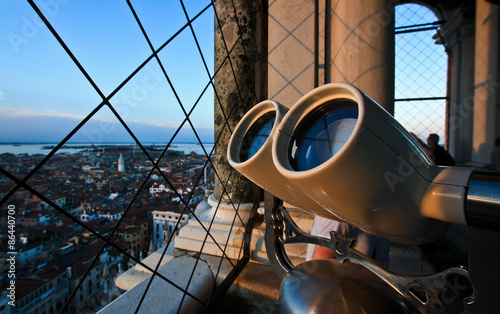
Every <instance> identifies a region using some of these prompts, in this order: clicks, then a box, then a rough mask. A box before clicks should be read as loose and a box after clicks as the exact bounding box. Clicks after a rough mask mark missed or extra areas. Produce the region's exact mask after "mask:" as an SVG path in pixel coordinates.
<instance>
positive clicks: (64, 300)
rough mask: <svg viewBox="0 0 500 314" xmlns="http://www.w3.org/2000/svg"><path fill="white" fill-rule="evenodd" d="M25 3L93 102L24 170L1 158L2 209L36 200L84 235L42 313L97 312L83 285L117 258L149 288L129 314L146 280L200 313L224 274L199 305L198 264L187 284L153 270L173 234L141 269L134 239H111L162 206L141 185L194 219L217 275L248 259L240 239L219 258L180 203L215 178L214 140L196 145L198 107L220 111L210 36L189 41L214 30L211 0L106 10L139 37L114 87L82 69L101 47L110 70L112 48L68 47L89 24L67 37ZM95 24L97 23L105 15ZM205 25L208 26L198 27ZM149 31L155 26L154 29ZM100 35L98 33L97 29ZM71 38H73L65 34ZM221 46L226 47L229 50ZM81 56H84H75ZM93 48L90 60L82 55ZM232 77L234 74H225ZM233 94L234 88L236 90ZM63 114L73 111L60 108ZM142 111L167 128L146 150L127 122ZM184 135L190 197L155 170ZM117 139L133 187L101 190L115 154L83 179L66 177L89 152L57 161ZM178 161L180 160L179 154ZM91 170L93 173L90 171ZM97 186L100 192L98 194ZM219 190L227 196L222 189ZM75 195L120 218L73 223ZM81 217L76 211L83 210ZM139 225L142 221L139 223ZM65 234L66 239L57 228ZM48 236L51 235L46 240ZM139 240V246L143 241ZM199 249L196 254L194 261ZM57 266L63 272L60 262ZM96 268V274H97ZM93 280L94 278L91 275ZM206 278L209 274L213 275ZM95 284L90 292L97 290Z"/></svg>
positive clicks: (169, 160) (171, 164)
mask: <svg viewBox="0 0 500 314" xmlns="http://www.w3.org/2000/svg"><path fill="white" fill-rule="evenodd" d="M28 3H29V5H30V6H31V7H32V9H33V10H34V12H35V13H36V15H37V16H38V17H39V18H40V20H41V21H42V22H43V24H42V25H41V26H43V27H44V29H46V30H47V31H48V32H50V34H51V36H52V37H53V39H55V42H57V44H58V45H60V47H61V50H62V51H64V53H65V54H66V56H65V58H68V57H69V58H70V59H71V62H72V66H73V69H74V70H76V71H78V72H79V73H80V75H83V77H84V81H83V82H84V83H86V84H84V85H90V87H91V91H92V93H93V94H94V97H95V98H96V99H97V100H96V103H95V104H94V106H93V108H90V109H89V110H88V112H87V114H86V115H85V116H84V117H82V118H81V120H80V121H79V122H78V123H77V125H76V127H74V128H73V129H72V130H64V132H66V133H61V134H60V137H61V138H62V140H61V141H60V142H59V143H58V144H56V145H54V146H53V147H52V148H51V150H50V152H49V153H48V154H47V155H46V156H42V155H33V156H31V158H32V160H31V161H30V162H29V163H27V164H31V165H33V166H27V167H21V168H19V167H18V166H16V165H18V164H19V163H20V160H19V157H15V156H14V155H12V156H11V157H9V158H11V159H12V160H11V161H9V162H4V163H2V164H1V165H0V182H1V183H2V184H3V187H8V188H7V192H6V193H3V194H2V198H1V199H0V206H1V208H2V209H4V208H7V206H8V205H13V204H14V205H16V206H17V208H19V209H21V208H23V206H24V205H23V202H24V200H26V199H28V198H31V199H36V200H39V201H40V203H43V204H44V206H45V207H46V208H52V209H53V210H54V211H55V212H58V213H59V214H58V218H57V219H58V221H59V222H60V223H62V224H60V225H61V227H60V228H61V229H65V228H64V225H68V224H72V225H75V226H77V227H78V228H79V230H82V232H83V234H85V235H86V238H85V239H86V241H88V243H87V244H86V246H87V249H85V250H83V251H81V252H73V253H72V254H80V255H81V257H79V258H80V260H82V263H81V264H79V265H78V267H77V268H76V267H75V268H74V269H72V273H71V274H70V275H69V276H70V277H71V276H72V278H77V280H75V281H74V284H73V285H71V284H69V283H68V282H67V281H63V283H62V284H61V285H65V286H64V289H65V290H58V291H65V293H62V294H61V293H60V295H58V302H57V305H54V307H52V308H51V309H48V311H52V312H55V311H60V312H70V311H75V310H76V311H80V310H81V311H93V310H96V309H98V308H99V307H102V306H103V305H105V303H101V304H96V298H90V297H89V296H91V295H95V293H96V292H95V291H93V292H92V291H90V289H91V288H92V284H90V285H89V283H88V282H89V281H93V282H94V286H95V283H96V282H99V281H100V277H99V276H100V274H103V272H106V273H109V272H110V271H112V270H108V269H107V267H108V266H107V265H108V263H106V262H105V261H114V262H115V261H117V260H123V261H125V262H127V264H128V265H129V266H131V265H141V266H142V267H144V268H145V269H147V270H149V271H150V272H151V273H152V274H153V275H152V276H151V277H150V279H147V280H148V281H149V282H148V285H147V288H146V290H145V292H144V293H143V295H142V297H141V299H140V301H139V302H138V303H137V304H135V305H134V306H135V308H134V309H133V311H135V312H137V311H139V309H140V308H141V305H142V303H143V301H144V299H145V298H146V296H147V294H148V290H149V288H150V286H151V283H152V282H153V279H154V278H155V277H156V278H160V279H161V280H163V281H164V284H165V285H171V286H173V287H175V288H177V289H179V290H180V291H182V292H183V298H182V300H181V302H180V304H179V307H178V311H180V310H181V308H182V303H183V302H184V300H185V298H186V297H188V298H191V299H194V300H196V301H197V302H199V303H200V304H201V305H202V308H204V309H207V308H208V307H209V306H211V304H212V303H213V302H214V297H213V296H217V295H218V294H220V292H218V291H219V290H221V289H223V288H221V287H227V286H228V285H229V284H230V283H231V282H232V280H234V277H231V276H230V275H228V276H227V278H226V281H223V283H222V284H220V286H219V287H215V288H216V289H215V290H214V291H213V292H212V297H211V298H210V299H209V301H207V300H202V299H199V298H198V297H197V296H196V295H193V294H191V293H190V292H188V290H189V285H190V283H191V279H192V278H193V276H194V275H195V272H196V269H197V265H198V262H196V263H195V265H194V267H193V269H192V272H191V277H190V278H189V280H188V283H187V286H184V287H181V286H179V285H177V284H176V283H174V282H173V281H172V280H171V279H169V276H166V275H163V274H161V273H160V272H159V271H158V270H159V267H160V263H161V259H163V257H164V255H165V253H166V252H167V249H168V248H169V247H171V246H173V242H172V240H173V238H174V237H173V236H169V237H168V238H167V240H166V242H165V245H164V249H163V250H162V251H161V253H162V257H161V259H160V261H159V262H158V264H157V265H156V266H155V267H151V266H148V265H146V264H144V263H143V262H142V261H141V259H142V256H141V253H140V252H139V251H144V246H145V245H147V243H146V244H145V243H141V244H140V245H139V243H137V244H136V243H135V241H134V243H130V242H127V241H124V239H123V238H121V237H120V234H121V233H123V232H125V230H127V228H128V227H127V226H128V225H134V226H136V227H137V226H141V227H140V228H141V229H140V231H138V232H145V230H143V229H142V226H144V227H145V228H147V227H146V225H148V224H149V222H148V219H151V216H150V213H149V212H148V210H151V209H153V210H154V209H155V208H159V207H162V206H165V203H162V202H161V201H159V200H158V199H152V198H151V195H150V192H149V188H150V187H152V186H160V185H162V186H164V187H165V188H168V189H169V191H171V193H172V197H173V198H177V199H178V200H180V206H179V207H180V208H181V209H182V210H181V215H189V216H190V217H191V219H194V220H196V221H198V222H199V223H200V225H201V226H202V227H203V228H204V230H205V232H206V235H205V241H204V242H203V245H202V249H201V251H202V250H203V247H204V246H205V243H206V241H207V240H210V241H213V242H214V243H215V245H216V246H217V248H218V249H219V250H220V251H221V252H222V257H221V258H220V262H219V267H218V270H217V271H220V269H221V265H222V264H223V262H224V263H226V264H229V265H231V268H232V272H236V273H237V272H239V271H240V270H241V268H242V267H243V266H244V264H245V263H246V260H248V252H247V249H248V243H247V242H248V241H242V243H241V244H240V248H239V251H240V254H239V255H240V256H239V259H238V260H236V261H235V260H232V259H230V258H229V257H228V255H227V254H226V248H227V247H228V241H229V237H228V238H227V239H225V240H224V241H217V240H216V239H215V238H214V236H213V235H212V234H211V233H210V230H211V228H212V224H210V225H209V226H208V228H207V227H205V225H204V224H202V223H201V221H200V219H199V217H197V214H196V213H195V212H194V208H192V207H191V206H190V201H191V199H193V198H194V196H195V192H196V191H198V190H200V189H201V186H202V184H203V183H206V182H204V181H206V180H207V173H208V174H209V177H211V178H209V181H210V180H211V181H212V182H213V181H214V180H223V179H222V178H221V176H220V174H218V173H217V171H216V170H215V168H214V165H213V155H214V154H213V150H214V147H215V146H216V145H217V141H218V139H219V137H220V134H215V136H214V141H215V143H214V144H213V145H207V144H206V139H207V138H211V136H212V135H211V134H209V133H210V132H213V117H207V116H206V110H200V108H202V107H211V108H212V109H211V110H212V112H213V106H214V101H215V102H216V103H215V106H220V104H217V102H218V99H219V98H218V97H217V89H216V87H215V86H214V80H215V77H216V76H217V75H218V72H219V71H218V70H219V69H213V68H212V67H213V66H211V65H212V60H213V51H214V48H213V43H214V39H213V37H211V38H206V37H203V36H199V35H198V31H199V30H200V29H202V28H207V27H211V28H213V27H214V17H216V16H217V15H218V12H217V9H216V6H215V4H214V3H215V1H183V0H180V1H169V2H168V4H166V7H165V8H164V9H166V10H164V11H163V12H164V14H165V15H162V16H159V15H157V14H156V15H155V14H154V13H155V12H154V11H156V10H159V9H158V8H157V7H156V6H151V5H148V4H149V3H146V2H141V1H127V2H126V4H125V3H123V5H120V6H116V7H113V8H111V11H110V12H112V13H114V12H115V10H116V12H117V14H119V13H118V12H122V13H123V12H127V13H126V15H127V16H128V18H127V20H126V21H124V22H125V23H126V24H127V26H126V27H127V29H129V28H131V27H132V26H133V28H131V29H133V31H134V32H135V33H136V34H140V36H142V42H140V43H130V49H134V50H137V54H136V56H137V58H136V59H133V60H127V62H124V63H120V61H118V63H117V64H118V67H117V68H116V70H117V71H118V72H120V71H121V72H120V73H117V75H116V76H113V77H114V78H117V77H121V76H123V77H124V78H125V79H124V80H123V81H119V80H117V81H109V80H104V79H103V76H101V75H100V74H99V72H100V71H107V69H97V68H95V65H94V64H93V63H92V57H96V56H100V54H95V51H96V50H104V51H102V57H103V58H105V57H106V56H108V57H109V56H111V57H110V61H109V62H110V64H111V63H113V62H116V60H113V58H116V59H120V52H119V51H114V53H115V54H116V55H114V56H113V55H112V53H111V52H110V51H112V50H113V46H112V45H110V46H109V47H107V48H106V47H95V46H94V47H93V46H92V43H91V42H79V41H78V39H79V38H80V39H82V40H83V41H85V40H89V41H91V40H92V31H93V30H94V28H93V27H92V26H91V25H90V23H91V22H89V26H88V27H86V28H84V29H87V30H88V34H83V35H82V34H72V33H71V31H69V30H67V29H63V28H60V27H58V24H59V20H58V18H64V15H65V13H64V10H65V8H64V7H62V6H61V7H58V10H59V13H58V14H57V16H54V15H51V14H44V10H42V9H41V6H43V5H44V4H43V3H42V4H41V2H38V1H34V0H28ZM164 5H165V4H164ZM118 7H119V8H118ZM233 8H234V6H233ZM94 13H95V15H96V16H98V15H99V12H94ZM123 14H125V13H123ZM169 14H172V15H173V14H176V15H177V16H179V14H181V16H185V19H184V21H183V22H179V19H175V21H176V23H177V24H176V25H170V24H169V23H168V21H169V17H168V15H169ZM234 14H235V15H236V10H234ZM96 16H92V17H91V16H85V15H84V13H82V15H81V17H82V19H84V20H85V19H88V20H92V22H95V23H97V22H96V21H97V20H98V17H96ZM155 19H156V20H155ZM103 21H104V22H105V21H106V19H105V16H104V18H103ZM207 23H209V24H208V25H207ZM104 25H105V24H104ZM131 25H132V26H131ZM159 27H164V28H162V29H158V28H159ZM100 31H106V30H105V29H100ZM165 34H167V35H165ZM72 35H74V36H73V37H72ZM108 35H109V36H110V37H109V41H110V42H114V41H115V40H122V41H123V40H127V37H126V36H124V34H108ZM114 35H116V38H115V37H113V36H114ZM181 39H182V40H181ZM241 41H242V39H241V38H239V39H238V40H237V41H236V44H235V45H238V44H241ZM89 45H90V46H89ZM207 46H208V48H207ZM106 49H107V50H109V51H107V50H106ZM228 49H231V47H229V48H228ZM175 50H181V51H183V53H184V55H185V58H186V60H189V63H190V64H189V65H186V64H182V62H179V60H172V57H171V56H172V55H173V52H174V51H175ZM82 51H85V52H86V53H88V54H85V53H82ZM93 51H94V54H92V53H93ZM226 51H227V50H226ZM227 53H228V56H226V59H225V61H224V62H223V63H226V62H230V58H229V53H230V51H227ZM123 69H126V70H123ZM179 71H191V72H192V73H191V79H189V80H188V81H186V80H185V76H181V75H178V73H179ZM219 75H221V74H219ZM232 75H233V76H234V72H233V73H232ZM85 88H86V91H87V90H88V87H82V89H85ZM240 88H242V89H244V88H245V86H241V87H240ZM151 94H158V95H160V98H161V99H164V101H163V102H162V103H148V101H149V100H150V99H149V96H150V95H151ZM214 99H215V100H214ZM68 110H69V111H71V110H73V109H71V108H68ZM143 111H146V115H147V117H149V121H150V123H151V124H152V125H155V124H157V125H158V126H161V127H166V126H167V127H168V128H167V129H160V128H159V129H158V130H168V131H165V132H164V134H162V139H163V142H165V143H166V145H156V146H155V145H154V144H153V145H152V144H151V143H144V139H146V138H148V137H147V135H148V134H147V132H146V131H145V130H144V128H143V126H142V125H141V124H140V123H138V122H137V121H136V120H135V116H136V115H138V114H139V113H141V114H142V112H143ZM148 111H149V112H148ZM172 116H176V117H178V116H181V117H182V119H181V120H180V121H177V120H174V119H173V118H171V117H172ZM224 116H225V117H226V121H224V122H222V123H223V124H224V125H225V127H223V128H222V131H221V132H224V131H225V129H227V128H229V124H228V123H227V119H229V118H230V117H231V112H226V113H225V114H224ZM201 120H208V122H207V121H206V122H207V125H203V126H200V127H199V126H197V125H196V122H195V121H201ZM67 131H69V132H67ZM230 131H232V130H230ZM207 134H208V135H207ZM212 134H213V133H212ZM185 138H196V139H197V143H196V145H199V146H200V147H201V148H202V151H203V152H202V154H201V155H202V157H201V160H203V164H202V166H201V167H198V169H197V170H196V171H194V173H192V174H191V178H192V180H193V182H194V186H193V187H192V189H191V192H189V193H187V194H186V193H181V192H179V186H182V184H183V182H182V180H180V179H178V178H174V177H173V176H172V175H171V174H170V173H169V172H167V171H165V169H172V168H175V167H182V164H181V163H180V162H179V161H178V155H176V151H175V144H174V143H175V142H179V141H181V142H182V141H183V140H184V139H185ZM117 139H119V140H120V141H125V142H130V143H133V145H128V146H127V147H125V148H124V149H125V150H126V151H127V152H128V154H127V155H125V156H122V157H124V159H125V160H126V163H125V165H126V166H125V167H126V169H125V170H129V171H130V170H131V169H130V167H131V166H130V165H144V166H141V167H142V168H141V167H139V168H138V169H140V171H138V172H137V174H136V175H135V177H134V180H130V181H127V184H125V183H123V182H124V181H123V180H122V181H120V180H115V181H114V183H113V184H114V186H113V187H109V186H107V182H108V178H109V177H110V176H113V175H115V174H114V173H113V172H110V171H109V170H107V169H110V168H111V167H116V165H114V163H116V160H117V159H118V156H119V153H118V152H116V153H113V152H104V151H103V152H102V154H110V155H109V156H111V158H110V159H108V161H107V162H103V163H106V164H104V165H100V166H101V167H100V169H102V170H98V171H95V172H94V173H93V177H92V180H90V179H89V177H80V176H75V175H74V173H75V169H74V167H75V166H74V165H76V164H81V162H82V160H80V159H79V158H82V159H83V158H87V159H85V160H84V162H85V163H87V164H91V165H94V166H95V164H96V160H92V157H91V155H92V154H90V153H89V154H88V156H86V155H84V157H77V156H75V155H62V154H60V152H61V151H62V150H64V149H71V146H72V145H73V144H71V143H74V142H78V141H82V140H87V141H90V142H113V141H115V140H117ZM184 158H185V159H186V157H184ZM184 162H186V163H187V162H188V161H186V160H184ZM106 167H109V168H106ZM95 168H99V167H98V166H96V167H95ZM127 168H128V169H127ZM99 171H101V172H99ZM230 177H231V174H230V175H229V178H227V179H225V180H226V181H225V182H223V184H224V185H223V186H224V190H225V187H226V186H227V184H228V182H229V181H230ZM77 181H78V182H81V188H80V189H75V187H72V186H71V182H77ZM90 181H92V182H90ZM120 182H122V183H120ZM103 187H107V188H108V189H107V190H106V189H105V188H103ZM248 188H249V189H250V188H251V187H250V186H249V187H248ZM110 191H119V193H117V195H118V196H117V197H116V198H109V197H108V195H109V192H110ZM223 193H226V194H227V192H223ZM82 195H84V196H85V197H86V202H87V203H86V204H87V205H88V208H91V207H92V206H94V205H93V202H95V200H96V199H100V200H102V199H105V201H104V202H100V203H99V206H101V207H102V208H101V209H106V210H107V211H109V212H113V211H115V212H120V210H121V215H118V216H117V219H111V220H107V221H104V220H102V219H97V220H93V219H88V220H80V219H77V218H76V217H77V216H78V215H81V214H82V212H78V213H75V212H74V210H73V209H72V208H74V207H76V206H74V205H76V204H77V203H78V200H79V198H80V197H82ZM61 199H64V202H65V204H67V203H68V202H69V203H72V204H73V207H71V206H65V205H64V204H63V202H62V201H61ZM233 206H234V208H235V215H234V219H233V225H231V231H230V232H229V235H231V233H234V232H235V231H233V227H234V224H235V222H242V219H241V217H240V215H239V214H238V208H239V204H233ZM83 213H84V214H85V209H84V210H83ZM140 222H144V223H143V224H141V223H140ZM212 222H213V221H212ZM181 227H182V222H181V219H178V220H177V222H176V224H175V226H174V228H173V231H172V232H171V233H172V234H177V233H178V231H179V229H180V228H181ZM244 227H246V228H247V230H246V231H247V233H248V231H249V230H248V228H251V224H250V223H248V224H246V225H244ZM65 230H66V232H70V231H68V230H67V228H66V229H65ZM125 233H126V232H125ZM54 234H55V233H54ZM40 236H42V235H40ZM53 236H54V237H55V235H53ZM58 236H60V237H65V238H64V239H66V238H67V237H69V236H70V234H68V233H67V234H66V235H64V230H62V231H61V232H60V234H59V233H58ZM151 237H152V235H151V233H149V234H148V236H147V237H146V239H147V240H152V239H151ZM147 240H144V241H143V242H148V243H149V241H147ZM246 240H247V239H246ZM151 242H152V241H151ZM201 251H200V252H199V253H198V257H199V256H200V254H201ZM70 255H71V254H69V255H67V256H70ZM59 264H60V265H66V264H64V263H63V262H60V263H59ZM60 265H59V266H60ZM109 265H113V267H115V268H118V266H117V265H118V262H116V263H114V264H112V263H109ZM122 265H123V263H122ZM110 267H111V266H110ZM105 268H106V270H104V269H105ZM64 270H65V269H64ZM62 272H63V270H60V271H56V272H55V274H57V276H62ZM95 273H98V274H99V275H95ZM66 275H68V274H66ZM96 276H97V277H96ZM103 276H104V275H103ZM215 277H216V278H217V277H219V273H217V274H216V276H215ZM61 278H62V277H61ZM19 280H22V278H19ZM155 280H156V279H155ZM83 287H91V288H89V291H88V293H87V292H85V298H84V293H83V292H81V291H82V288H83ZM97 287H99V283H98V284H97ZM217 289H219V290H217ZM84 299H85V300H86V301H85V302H84V303H85V304H80V303H79V302H80V301H83V300H84ZM158 302H162V300H158ZM159 306H161V305H159Z"/></svg>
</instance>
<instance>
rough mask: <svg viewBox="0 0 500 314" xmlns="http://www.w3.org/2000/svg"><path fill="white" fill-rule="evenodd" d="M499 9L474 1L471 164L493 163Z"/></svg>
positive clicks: (498, 114) (499, 96)
mask: <svg viewBox="0 0 500 314" xmlns="http://www.w3.org/2000/svg"><path fill="white" fill-rule="evenodd" d="M499 16H500V6H499V5H495V4H492V3H491V2H488V1H485V0H478V1H476V43H475V44H476V49H475V62H474V65H475V68H474V74H475V75H474V108H473V109H474V128H473V135H472V136H473V138H472V146H473V150H472V161H473V162H474V165H476V166H483V165H485V164H488V163H493V162H496V161H497V160H496V157H497V156H496V153H495V147H494V146H495V145H494V141H495V139H496V138H497V137H498V136H500V108H499V106H500V63H499V61H498V56H499V55H500V51H499V47H500V40H499V38H498V36H499V34H500V18H499Z"/></svg>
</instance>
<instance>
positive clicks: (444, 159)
mask: <svg viewBox="0 0 500 314" xmlns="http://www.w3.org/2000/svg"><path fill="white" fill-rule="evenodd" d="M427 145H429V149H430V151H431V152H432V154H433V155H434V163H435V164H436V165H438V166H454V165H455V160H454V159H453V157H452V156H451V155H450V153H448V151H447V150H446V149H444V147H443V146H441V145H439V135H437V134H436V133H431V134H429V137H428V138H427Z"/></svg>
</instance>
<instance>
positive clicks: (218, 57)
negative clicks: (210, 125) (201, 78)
mask: <svg viewBox="0 0 500 314" xmlns="http://www.w3.org/2000/svg"><path fill="white" fill-rule="evenodd" d="M263 4H264V1H258V0H250V1H247V0H233V1H231V0H218V1H216V2H215V9H216V16H215V18H216V21H215V39H214V40H215V71H217V72H216V74H215V79H214V85H215V99H214V106H215V110H214V114H215V117H214V118H215V140H216V141H217V144H216V146H215V156H214V167H215V171H216V172H217V176H218V177H217V176H216V178H215V189H214V194H213V195H211V196H210V197H209V199H208V206H207V207H206V208H205V209H201V208H197V212H196V216H197V218H198V220H197V219H190V220H189V223H188V224H187V225H186V226H184V227H183V228H182V229H181V230H180V232H179V235H178V236H177V237H176V239H175V247H176V248H177V249H182V250H188V251H195V252H202V253H204V254H210V255H217V256H222V255H224V254H225V255H226V256H228V257H229V258H233V259H238V258H241V254H242V251H241V247H242V243H243V241H244V235H245V232H246V230H245V225H246V223H247V222H248V219H249V216H250V214H251V209H252V207H253V190H254V189H253V183H251V182H250V181H248V180H247V179H246V178H245V177H243V176H242V175H240V174H239V172H238V171H236V170H233V169H232V168H231V166H230V165H229V163H228V161H227V146H228V144H229V139H230V138H231V133H232V132H233V131H234V129H235V128H236V126H237V125H238V123H239V122H240V120H241V118H242V117H243V115H245V114H246V113H247V112H248V110H250V109H251V108H252V107H253V106H255V105H256V104H257V103H258V102H259V101H262V100H264V99H265V98H266V97H267V95H266V92H267V81H266V79H267V45H266V44H265V41H266V40H267V36H266V33H267V32H266V27H265V26H266V25H267V24H265V21H266V20H267V19H266V18H264V17H267V10H266V8H267V7H265V6H264V5H263ZM233 5H234V6H233ZM228 51H229V52H230V55H229V58H228V57H227V55H228ZM259 52H260V53H259ZM259 55H260V56H262V57H259ZM263 65H265V66H263ZM210 118H211V117H207V119H210ZM226 121H227V122H226ZM224 187H225V190H224ZM235 208H237V209H238V217H235V215H236V212H235V210H234V209H235ZM207 230H210V236H208V235H207ZM222 250H223V251H224V252H222Z"/></svg>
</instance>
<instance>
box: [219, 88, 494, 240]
mask: <svg viewBox="0 0 500 314" xmlns="http://www.w3.org/2000/svg"><path fill="white" fill-rule="evenodd" d="M228 160H229V163H230V164H231V166H232V167H233V168H235V169H236V170H237V171H239V172H240V173H241V174H243V175H244V176H246V177H247V178H248V179H249V180H251V181H253V182H254V183H255V184H257V185H258V186H260V187H262V188H263V189H265V190H267V191H268V192H270V193H271V194H273V195H274V196H276V197H278V198H280V199H282V200H283V201H285V202H287V203H289V204H291V205H293V206H295V207H297V208H299V209H302V210H305V211H309V212H311V213H314V214H315V215H319V216H322V217H326V218H331V219H336V220H341V221H345V222H347V223H349V224H352V225H354V226H356V227H357V228H360V229H362V230H364V231H366V232H368V233H371V234H374V235H376V236H380V237H383V238H386V239H390V240H394V241H398V242H403V243H425V242H429V241H432V240H434V239H437V238H439V237H441V236H442V235H443V234H444V233H445V232H446V230H447V227H448V224H449V223H455V224H461V225H467V224H468V218H469V217H468V213H466V204H467V203H468V200H467V193H468V189H469V185H470V184H471V182H472V181H473V180H472V179H471V178H472V177H473V173H474V169H472V168H465V167H463V168H462V167H438V166H436V165H435V164H434V163H433V162H432V160H431V159H430V157H429V156H428V154H427V153H426V152H425V151H424V149H423V148H422V146H421V145H420V144H419V143H418V141H417V140H416V139H415V138H414V137H413V136H412V135H411V134H410V133H409V132H408V131H406V130H405V129H404V127H403V126H401V125H400V124H399V123H398V122H397V121H396V120H395V119H394V118H393V117H392V116H391V115H390V114H389V113H388V112H387V111H386V110H385V109H384V108H382V107H381V106H380V105H378V104H377V103H376V102H375V101H374V100H372V99H371V98H369V97H368V96H367V95H365V94H364V93H363V92H362V91H360V90H359V89H358V88H356V87H354V86H352V85H350V84H345V83H332V84H326V85H323V86H320V87H318V88H316V89H314V90H312V91H311V92H309V93H308V94H306V95H304V96H303V97H302V98H301V99H299V100H298V101H297V102H296V103H295V104H294V105H293V106H292V107H291V108H290V109H287V108H286V107H284V106H282V105H280V104H278V103H277V102H275V101H272V100H266V101H263V102H261V103H259V104H257V105H256V106H254V107H253V108H252V109H251V110H250V111H249V112H248V113H247V114H246V115H245V116H244V117H243V118H242V120H241V121H240V122H239V124H238V125H237V127H236V128H235V130H234V132H233V135H232V137H231V139H230V142H229V147H228ZM497 194H498V193H497Z"/></svg>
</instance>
